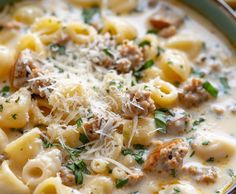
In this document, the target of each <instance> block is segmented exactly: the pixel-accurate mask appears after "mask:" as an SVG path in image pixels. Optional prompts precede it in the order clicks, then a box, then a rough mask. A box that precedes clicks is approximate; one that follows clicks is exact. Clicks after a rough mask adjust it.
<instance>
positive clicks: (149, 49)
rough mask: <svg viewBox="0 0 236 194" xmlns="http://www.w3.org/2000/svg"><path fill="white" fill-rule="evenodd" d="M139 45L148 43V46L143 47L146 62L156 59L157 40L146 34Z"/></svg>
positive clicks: (153, 36)
mask: <svg viewBox="0 0 236 194" xmlns="http://www.w3.org/2000/svg"><path fill="white" fill-rule="evenodd" d="M139 42H140V43H142V42H148V43H149V44H148V45H145V46H144V47H143V49H144V58H145V59H146V60H150V59H155V58H156V57H157V51H158V50H157V48H158V42H159V41H158V39H157V37H156V36H155V35H153V34H147V35H145V36H144V37H143V38H141V39H140V40H139Z"/></svg>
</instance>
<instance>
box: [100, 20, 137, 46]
mask: <svg viewBox="0 0 236 194" xmlns="http://www.w3.org/2000/svg"><path fill="white" fill-rule="evenodd" d="M106 32H109V33H111V34H112V35H115V36H116V38H117V41H118V42H119V43H122V42H123V40H126V39H128V40H133V39H135V38H136V37H137V30H136V28H135V27H134V26H132V25H131V24H129V23H128V22H126V21H125V20H122V19H118V18H105V21H104V29H103V33H106Z"/></svg>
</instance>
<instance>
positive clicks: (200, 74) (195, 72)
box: [192, 68, 206, 78]
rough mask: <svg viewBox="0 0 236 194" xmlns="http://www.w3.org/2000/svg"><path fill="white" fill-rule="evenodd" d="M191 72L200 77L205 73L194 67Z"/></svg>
mask: <svg viewBox="0 0 236 194" xmlns="http://www.w3.org/2000/svg"><path fill="white" fill-rule="evenodd" d="M192 74H193V75H195V76H198V77H200V78H203V77H205V75H206V74H205V73H204V72H203V71H200V70H199V69H194V68H192Z"/></svg>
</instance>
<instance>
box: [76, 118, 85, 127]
mask: <svg viewBox="0 0 236 194" xmlns="http://www.w3.org/2000/svg"><path fill="white" fill-rule="evenodd" d="M76 125H77V127H78V128H80V127H81V126H82V125H83V120H82V119H81V118H79V119H78V120H77V121H76Z"/></svg>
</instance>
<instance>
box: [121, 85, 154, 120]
mask: <svg viewBox="0 0 236 194" xmlns="http://www.w3.org/2000/svg"><path fill="white" fill-rule="evenodd" d="M155 109H156V107H155V104H154V101H153V100H152V99H151V97H150V92H149V91H145V90H138V89H132V90H129V91H128V102H124V103H123V105H122V112H123V113H122V115H123V117H124V118H126V119H132V118H133V117H135V116H147V115H148V114H150V113H153V112H154V110H155Z"/></svg>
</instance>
